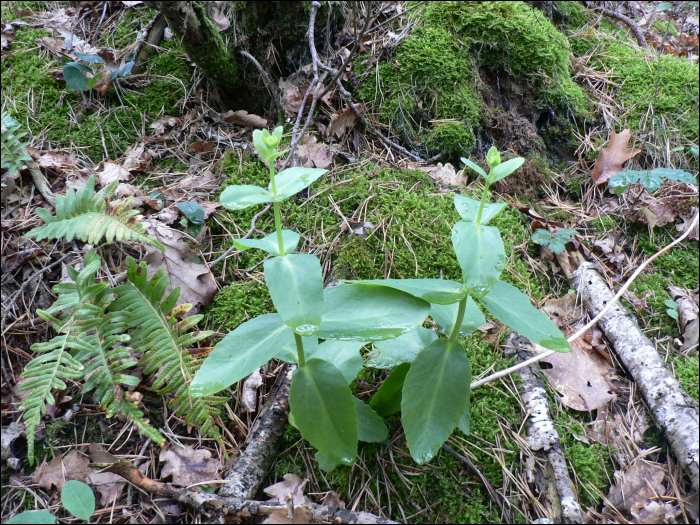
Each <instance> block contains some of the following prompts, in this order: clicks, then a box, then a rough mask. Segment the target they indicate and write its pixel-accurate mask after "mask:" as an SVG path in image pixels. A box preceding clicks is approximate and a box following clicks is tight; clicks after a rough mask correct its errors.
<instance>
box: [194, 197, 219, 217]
mask: <svg viewBox="0 0 700 525" xmlns="http://www.w3.org/2000/svg"><path fill="white" fill-rule="evenodd" d="M199 204H200V206H202V208H204V218H205V219H208V218H209V217H210V216H211V214H212V213H214V212H215V211H216V210H217V209H218V208H221V203H220V202H217V201H202V202H200V203H199Z"/></svg>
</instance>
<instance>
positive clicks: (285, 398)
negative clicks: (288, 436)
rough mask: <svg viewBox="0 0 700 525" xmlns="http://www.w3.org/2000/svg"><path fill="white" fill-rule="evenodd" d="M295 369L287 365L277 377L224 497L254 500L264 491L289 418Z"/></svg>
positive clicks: (231, 473) (220, 490)
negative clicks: (261, 490) (290, 394)
mask: <svg viewBox="0 0 700 525" xmlns="http://www.w3.org/2000/svg"><path fill="white" fill-rule="evenodd" d="M295 369H296V367H295V366H289V365H286V366H285V367H284V368H283V369H282V370H281V371H280V373H279V375H278V376H277V381H276V382H275V385H274V386H273V388H272V392H271V393H270V395H269V396H268V398H267V401H266V402H265V407H264V408H263V409H262V411H261V413H260V415H259V416H258V418H257V420H256V421H255V424H254V425H253V428H252V429H251V430H250V432H249V433H248V437H247V438H246V441H245V445H246V446H245V450H244V452H243V455H242V456H241V457H240V458H239V459H238V461H237V462H236V464H235V465H234V466H233V469H231V472H230V473H229V475H228V476H227V477H226V481H227V483H226V485H223V486H222V487H221V489H219V495H220V496H231V497H235V498H242V499H250V498H252V497H254V496H255V495H256V494H257V493H258V491H259V490H260V486H261V485H262V482H263V479H264V478H265V476H267V473H268V471H269V470H270V467H271V466H272V463H274V461H275V459H276V457H277V452H278V446H277V445H278V444H279V442H280V440H281V439H282V435H283V434H284V429H285V427H286V425H287V418H288V417H289V385H290V384H291V382H292V373H293V372H294V370H295Z"/></svg>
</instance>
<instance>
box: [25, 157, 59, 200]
mask: <svg viewBox="0 0 700 525" xmlns="http://www.w3.org/2000/svg"><path fill="white" fill-rule="evenodd" d="M23 151H24V154H25V155H26V156H27V160H25V161H24V163H25V164H26V166H27V168H28V169H29V173H31V175H32V180H33V181H34V186H36V189H37V190H39V193H41V196H42V197H44V199H46V201H47V202H48V203H49V204H51V206H54V205H55V204H56V197H54V195H53V192H52V191H51V187H50V186H49V183H48V182H47V181H46V177H44V174H43V173H41V170H40V169H39V165H38V164H37V163H36V162H34V159H33V158H32V157H31V156H30V155H29V153H27V150H26V149H24V148H23Z"/></svg>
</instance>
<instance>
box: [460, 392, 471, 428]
mask: <svg viewBox="0 0 700 525" xmlns="http://www.w3.org/2000/svg"><path fill="white" fill-rule="evenodd" d="M457 428H459V429H460V430H461V431H462V432H464V434H465V435H467V436H468V435H469V434H470V433H471V431H472V407H471V389H470V390H469V397H467V409H466V410H465V411H464V414H462V418H461V419H460V420H459V423H458V424H457Z"/></svg>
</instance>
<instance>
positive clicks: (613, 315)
mask: <svg viewBox="0 0 700 525" xmlns="http://www.w3.org/2000/svg"><path fill="white" fill-rule="evenodd" d="M573 284H574V287H575V288H576V289H577V290H578V291H579V293H580V294H581V298H582V300H583V304H584V305H585V306H586V308H587V310H588V311H589V312H590V313H591V314H593V315H595V314H597V313H598V312H601V311H602V310H603V309H604V308H606V307H607V306H609V305H610V303H612V302H614V301H613V293H612V291H611V290H610V288H608V285H607V283H606V282H605V280H604V279H603V278H602V276H601V275H600V274H599V273H598V271H597V270H596V269H595V268H594V267H593V265H592V264H591V263H588V262H585V263H582V264H581V265H580V266H579V267H578V269H577V270H576V271H575V272H574V283H573ZM599 325H600V327H601V328H602V330H603V332H604V333H605V336H606V337H607V338H608V340H609V341H610V342H611V343H612V344H613V346H614V348H615V352H616V353H617V355H618V356H619V358H620V361H621V362H622V364H623V365H624V366H625V368H627V370H628V371H629V373H630V374H631V375H632V377H633V378H634V380H635V382H636V383H637V384H638V385H639V390H640V391H641V393H642V395H643V396H644V400H645V401H646V403H647V405H648V406H649V410H650V412H651V414H652V416H653V417H654V420H655V422H656V424H657V425H658V426H659V427H661V428H662V429H663V431H664V434H665V435H666V438H667V439H668V441H669V443H670V444H671V449H672V450H673V452H674V454H675V455H676V458H677V459H678V462H679V463H680V465H681V467H682V468H683V470H684V471H685V472H686V473H687V474H688V476H689V477H690V481H691V483H692V488H693V491H695V493H696V496H695V497H696V498H697V491H698V489H699V488H700V483H699V481H700V472H699V470H698V461H700V453H699V452H700V451H699V435H700V434H699V433H700V425H699V420H700V416H699V413H698V404H697V402H696V401H695V400H694V399H692V398H691V397H690V396H689V395H688V394H687V393H686V392H685V391H684V390H683V389H682V388H681V386H680V384H679V383H678V381H677V380H676V378H675V377H673V373H672V372H671V371H670V370H669V369H668V368H667V367H666V364H665V363H664V361H663V359H662V358H661V357H660V356H659V354H658V352H657V350H656V347H655V346H654V344H653V343H652V342H651V341H650V340H649V339H648V338H647V337H646V336H645V335H644V334H643V333H642V331H641V330H640V328H639V325H638V324H637V321H636V319H635V318H634V315H633V314H632V313H631V312H629V311H628V310H627V309H626V308H625V307H623V306H622V305H620V304H615V305H614V306H613V307H612V308H611V309H610V310H609V311H608V312H607V313H606V314H605V315H603V316H602V318H601V319H600V321H599Z"/></svg>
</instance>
